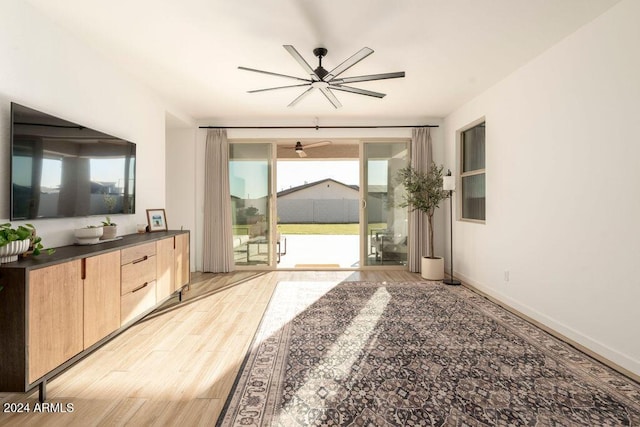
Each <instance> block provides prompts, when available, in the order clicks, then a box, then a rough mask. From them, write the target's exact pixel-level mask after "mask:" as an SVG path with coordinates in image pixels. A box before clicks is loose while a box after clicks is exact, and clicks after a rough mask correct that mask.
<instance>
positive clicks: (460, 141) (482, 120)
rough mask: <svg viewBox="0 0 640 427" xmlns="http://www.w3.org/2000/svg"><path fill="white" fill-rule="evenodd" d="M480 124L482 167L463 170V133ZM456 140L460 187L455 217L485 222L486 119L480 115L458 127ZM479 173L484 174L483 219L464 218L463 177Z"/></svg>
mask: <svg viewBox="0 0 640 427" xmlns="http://www.w3.org/2000/svg"><path fill="white" fill-rule="evenodd" d="M480 125H484V127H485V153H484V168H482V169H474V170H471V171H467V172H464V160H465V159H464V133H465V132H466V131H468V130H470V129H473V128H475V127H478V126H480ZM457 140H458V144H457V146H458V165H459V168H458V171H459V172H458V177H457V181H458V183H459V185H458V188H460V191H458V192H457V193H458V195H457V197H456V201H457V202H458V203H457V205H458V209H457V217H458V220H459V221H464V222H471V223H476V224H486V222H487V206H486V201H487V189H486V177H487V174H486V171H487V164H486V160H487V154H486V119H485V117H481V118H479V119H477V120H474V121H473V122H471V123H469V124H468V125H466V126H464V127H462V128H460V129H459V130H458V131H457ZM479 175H484V176H485V191H484V200H485V207H484V218H485V219H475V218H465V217H464V216H463V212H464V209H463V206H462V205H463V203H464V199H463V196H462V194H463V191H462V190H463V189H462V187H463V178H467V177H471V176H479Z"/></svg>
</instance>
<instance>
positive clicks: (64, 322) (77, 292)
mask: <svg viewBox="0 0 640 427" xmlns="http://www.w3.org/2000/svg"><path fill="white" fill-rule="evenodd" d="M80 273H81V260H74V261H69V262H65V263H62V264H56V265H53V266H51V267H44V268H40V269H36V270H32V271H31V272H30V274H29V289H28V291H29V292H28V295H29V296H28V307H29V309H28V314H27V316H28V319H29V326H28V333H29V336H28V346H29V347H28V372H29V375H28V381H29V383H32V382H34V381H35V380H37V379H38V378H40V377H41V376H43V375H44V374H46V373H47V372H49V371H50V370H52V369H54V368H56V367H57V366H58V365H60V364H62V363H64V362H65V361H67V360H69V359H70V358H71V357H73V356H75V355H76V354H78V353H80V352H81V351H82V350H83V338H82V334H83V327H82V323H83V310H82V304H83V295H82V294H83V290H82V278H81V275H80Z"/></svg>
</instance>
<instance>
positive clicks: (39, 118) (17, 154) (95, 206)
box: [10, 103, 136, 220]
mask: <svg viewBox="0 0 640 427" xmlns="http://www.w3.org/2000/svg"><path fill="white" fill-rule="evenodd" d="M10 145H11V190H10V193H11V202H10V206H11V220H27V219H36V218H37V219H40V218H66V217H77V216H88V215H113V214H132V213H135V177H136V145H135V144H134V143H132V142H129V141H125V140H122V139H120V138H116V137H114V136H110V135H106V134H104V133H102V132H98V131H95V130H93V129H89V128H87V127H85V126H81V125H78V124H76V123H72V122H69V121H66V120H62V119H60V118H57V117H54V116H51V115H49V114H45V113H42V112H40V111H36V110H33V109H31V108H27V107H24V106H22V105H19V104H16V103H11V144H10Z"/></svg>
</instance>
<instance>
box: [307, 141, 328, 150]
mask: <svg viewBox="0 0 640 427" xmlns="http://www.w3.org/2000/svg"><path fill="white" fill-rule="evenodd" d="M329 144H331V141H319V142H314V143H312V144H307V145H305V146H304V149H305V150H307V149H309V148H317V147H322V146H324V145H329Z"/></svg>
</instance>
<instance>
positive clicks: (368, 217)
mask: <svg viewBox="0 0 640 427" xmlns="http://www.w3.org/2000/svg"><path fill="white" fill-rule="evenodd" d="M361 164H362V174H361V179H362V186H361V197H362V201H363V202H362V215H361V218H362V221H363V224H362V226H361V233H362V234H363V236H362V237H363V238H362V239H361V241H362V243H363V247H362V248H361V253H362V254H363V257H362V258H363V260H364V263H363V265H365V266H382V265H384V266H392V265H402V266H405V265H407V248H408V245H407V235H408V234H409V230H408V215H407V212H408V210H407V208H401V207H398V206H397V204H399V203H400V202H401V201H402V199H403V194H404V188H403V186H402V185H401V184H400V183H399V182H398V181H397V175H398V171H399V170H400V169H402V168H404V167H406V166H407V165H408V164H409V144H408V143H407V142H365V143H364V144H363V149H362V162H361Z"/></svg>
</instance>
